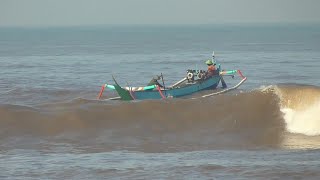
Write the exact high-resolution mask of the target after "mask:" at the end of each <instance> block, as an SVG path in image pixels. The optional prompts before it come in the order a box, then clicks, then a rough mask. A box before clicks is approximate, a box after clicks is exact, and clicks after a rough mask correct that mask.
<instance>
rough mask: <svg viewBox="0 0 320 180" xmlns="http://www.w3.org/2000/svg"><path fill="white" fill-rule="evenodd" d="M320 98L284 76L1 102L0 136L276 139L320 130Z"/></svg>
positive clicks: (153, 141)
mask: <svg viewBox="0 0 320 180" xmlns="http://www.w3.org/2000/svg"><path fill="white" fill-rule="evenodd" d="M319 98H320V88H319V87H314V86H304V85H286V84H281V85H276V86H269V87H265V88H261V89H258V90H253V91H251V92H243V93H238V94H223V95H219V96H214V97H210V98H206V99H171V100H166V101H158V100H152V101H151V100H150V101H140V102H120V101H96V100H87V99H76V100H73V101H71V102H64V103H53V104H46V105H41V106H37V107H26V106H18V105H0V117H1V118H0V138H7V139H8V138H9V139H11V138H12V137H17V136H18V137H23V136H33V137H47V138H56V139H59V140H57V141H59V142H60V141H62V140H61V138H62V139H63V141H64V140H66V139H67V140H70V137H71V135H72V137H74V138H76V139H77V140H76V142H77V144H81V145H82V146H90V145H91V144H92V142H95V143H96V142H98V143H97V144H99V145H97V144H95V146H96V148H103V149H105V148H107V149H111V150H114V149H117V148H121V147H122V148H123V147H126V148H128V147H130V148H133V149H136V150H144V151H161V149H162V150H163V151H164V150H168V149H172V150H179V149H183V150H186V149H188V150H197V149H199V148H201V149H203V148H205V149H207V148H228V147H237V148H239V147H240V148H241V147H246V148H250V147H253V148H254V147H259V146H272V147H273V146H276V147H278V146H280V145H281V143H282V142H283V134H286V133H287V132H288V131H289V132H291V133H300V134H304V135H312V136H315V135H319V134H320V119H319V117H320V112H319V109H320V101H319ZM72 141H75V140H74V139H73V140H72Z"/></svg>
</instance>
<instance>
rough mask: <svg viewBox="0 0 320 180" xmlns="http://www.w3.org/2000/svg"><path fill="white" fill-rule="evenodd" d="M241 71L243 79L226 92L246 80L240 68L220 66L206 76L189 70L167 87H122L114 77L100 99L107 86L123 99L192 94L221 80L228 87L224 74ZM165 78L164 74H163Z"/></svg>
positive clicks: (224, 86) (212, 86) (207, 88)
mask: <svg viewBox="0 0 320 180" xmlns="http://www.w3.org/2000/svg"><path fill="white" fill-rule="evenodd" d="M237 72H238V73H239V75H240V76H241V78H242V81H241V82H240V83H239V84H238V85H237V86H235V87H232V88H229V89H224V90H223V91H221V92H226V91H228V90H231V89H235V88H237V87H239V86H240V85H241V84H242V83H243V82H244V81H245V80H246V77H244V76H243V75H242V73H241V71H239V70H232V71H220V68H218V71H217V74H215V75H213V76H210V77H206V76H205V75H204V71H198V70H188V71H187V77H186V78H183V79H182V80H180V81H178V82H177V83H175V84H173V85H172V86H168V87H165V86H164V83H163V86H162V87H161V86H160V85H151V86H145V87H121V86H120V85H119V84H118V82H117V81H116V80H115V78H114V77H113V80H114V82H115V84H114V85H109V84H105V85H103V86H102V88H101V90H100V93H99V96H98V99H100V98H101V96H102V93H103V90H104V88H105V87H107V88H109V89H112V90H116V91H117V93H118V94H119V97H116V98H111V99H112V100H114V99H121V100H127V101H129V100H144V99H166V98H177V97H182V96H186V95H190V94H193V93H196V92H199V91H203V90H214V89H216V88H217V86H218V84H219V82H221V83H222V86H223V88H227V85H226V83H225V82H224V79H223V77H222V76H225V75H227V76H233V74H235V73H237ZM161 77H162V78H163V76H161ZM216 94H219V92H215V93H212V94H208V95H204V96H202V97H208V96H211V95H216Z"/></svg>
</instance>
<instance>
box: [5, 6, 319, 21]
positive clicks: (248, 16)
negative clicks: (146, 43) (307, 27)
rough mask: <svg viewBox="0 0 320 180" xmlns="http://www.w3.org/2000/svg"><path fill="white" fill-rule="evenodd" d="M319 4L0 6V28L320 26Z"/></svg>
mask: <svg viewBox="0 0 320 180" xmlns="http://www.w3.org/2000/svg"><path fill="white" fill-rule="evenodd" d="M319 8H320V0H0V26H74V25H104V24H215V23H217V24H223V23H279V22H284V23H313V22H316V23H318V22H320V10H319Z"/></svg>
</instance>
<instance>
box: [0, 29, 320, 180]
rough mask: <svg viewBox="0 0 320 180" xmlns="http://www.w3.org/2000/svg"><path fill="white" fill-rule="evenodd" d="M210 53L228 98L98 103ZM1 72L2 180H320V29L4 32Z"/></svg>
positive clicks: (169, 76) (198, 62) (199, 62)
mask: <svg viewBox="0 0 320 180" xmlns="http://www.w3.org/2000/svg"><path fill="white" fill-rule="evenodd" d="M212 51H214V52H215V55H216V61H217V63H218V64H221V68H222V69H226V70H233V69H236V70H238V69H239V70H241V71H242V72H243V74H244V75H245V76H246V77H247V78H248V79H247V81H246V82H245V83H244V84H243V85H242V86H240V87H239V88H238V89H237V90H234V91H230V92H227V93H224V94H220V95H216V96H212V97H208V98H199V97H200V96H201V95H204V94H208V93H211V92H212V91H211V90H208V91H204V92H201V93H196V94H194V95H192V96H187V97H184V98H177V99H166V100H145V101H131V102H123V101H117V100H115V101H114V100H107V99H108V98H110V97H115V96H117V95H116V93H115V92H113V91H110V90H105V92H104V94H103V97H102V99H101V100H97V95H98V93H99V91H100V88H101V86H102V85H103V84H105V83H109V84H112V83H113V81H112V76H114V77H115V78H116V79H117V81H118V82H119V84H121V85H124V86H126V85H129V86H145V85H147V84H148V82H149V81H150V79H151V78H152V77H154V76H155V75H160V74H163V77H164V83H165V84H166V85H170V84H173V83H175V82H176V81H178V80H180V79H182V78H183V77H185V76H186V70H187V69H203V70H205V69H206V65H205V63H204V62H205V61H206V60H207V59H210V58H211V54H212ZM0 63H1V64H0V170H1V171H0V179H319V178H320V172H319V169H320V160H319V157H320V112H319V110H320V80H319V75H320V73H319V66H320V25H317V24H285V25H281V24H258V25H179V26H178V25H171V26H165V25H154V26H151V25H145V26H143V25H118V26H98V27H51V28H4V27H3V28H0ZM225 81H226V83H227V85H228V86H229V87H232V86H233V85H235V84H236V83H237V82H239V77H237V76H236V77H235V78H234V79H232V78H231V77H225ZM220 86H221V85H219V87H220Z"/></svg>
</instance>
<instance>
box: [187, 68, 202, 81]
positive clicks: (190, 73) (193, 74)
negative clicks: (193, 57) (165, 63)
mask: <svg viewBox="0 0 320 180" xmlns="http://www.w3.org/2000/svg"><path fill="white" fill-rule="evenodd" d="M205 77H206V71H205V70H193V69H188V70H187V79H188V81H189V82H193V81H195V80H203V79H205Z"/></svg>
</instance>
